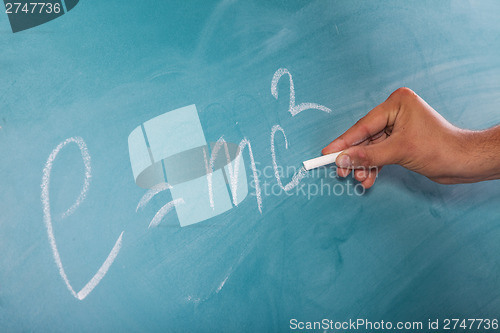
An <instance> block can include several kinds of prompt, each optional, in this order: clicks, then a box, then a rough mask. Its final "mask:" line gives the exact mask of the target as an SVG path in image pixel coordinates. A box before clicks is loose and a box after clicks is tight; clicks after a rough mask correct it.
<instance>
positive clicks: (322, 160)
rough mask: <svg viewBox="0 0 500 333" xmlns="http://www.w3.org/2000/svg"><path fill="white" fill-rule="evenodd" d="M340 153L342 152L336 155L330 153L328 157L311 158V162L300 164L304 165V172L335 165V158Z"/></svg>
mask: <svg viewBox="0 0 500 333" xmlns="http://www.w3.org/2000/svg"><path fill="white" fill-rule="evenodd" d="M341 153H342V151H339V152H337V153H331V154H328V155H323V156H320V157H316V158H313V159H311V160H307V161H304V162H302V164H303V165H304V169H306V170H311V169H316V168H319V167H321V166H325V165H328V164H332V163H335V160H336V159H337V156H339V155H340V154H341Z"/></svg>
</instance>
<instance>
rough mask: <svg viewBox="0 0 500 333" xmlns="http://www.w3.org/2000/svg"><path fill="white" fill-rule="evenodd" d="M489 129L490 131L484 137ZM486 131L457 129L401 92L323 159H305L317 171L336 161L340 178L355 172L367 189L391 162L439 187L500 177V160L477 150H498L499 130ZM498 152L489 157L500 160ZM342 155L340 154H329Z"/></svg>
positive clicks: (410, 94)
mask: <svg viewBox="0 0 500 333" xmlns="http://www.w3.org/2000/svg"><path fill="white" fill-rule="evenodd" d="M486 131H491V132H492V133H485V135H482V136H481V133H484V132H486ZM486 131H482V132H477V131H476V132H472V131H467V130H462V129H459V128H457V127H455V126H453V125H451V124H450V123H449V122H447V121H446V119H444V118H443V117H442V116H441V115H440V114H439V113H437V112H436V111H435V110H434V109H433V108H432V107H431V106H429V105H428V104H427V103H426V102H425V101H424V100H423V99H422V98H420V97H419V96H418V95H417V94H415V93H414V92H413V91H411V90H410V89H408V88H400V89H398V90H396V91H395V92H393V93H392V94H391V96H389V98H388V99H387V100H386V101H384V102H383V103H382V104H380V105H378V106H377V107H375V108H374V109H373V110H371V111H370V112H369V113H368V114H367V115H366V116H364V117H363V118H361V119H360V120H359V121H358V122H357V123H356V124H354V125H353V126H352V127H351V128H349V129H348V130H347V131H346V132H345V133H344V134H342V135H341V136H340V137H338V138H337V139H335V140H334V141H332V142H331V143H330V144H329V145H328V146H327V147H325V148H324V149H323V154H325V156H323V157H320V158H318V159H313V160H311V161H306V162H304V166H305V168H306V169H307V168H314V167H317V166H319V165H321V164H322V163H331V162H333V160H334V159H335V158H336V164H337V167H338V168H337V174H338V175H339V176H341V177H346V176H347V175H349V173H350V172H351V171H353V170H354V172H353V174H354V177H355V178H356V179H357V180H358V181H360V182H361V184H362V185H363V187H365V188H369V187H371V186H372V185H373V183H374V182H375V179H376V177H377V174H378V172H379V171H380V168H381V167H382V166H383V165H387V164H399V165H401V166H403V167H405V168H407V169H409V170H412V171H415V172H418V173H420V174H422V175H424V176H426V177H428V178H430V179H431V180H433V181H436V182H438V183H446V184H451V183H460V182H474V181H480V180H485V179H492V177H496V176H498V177H497V178H499V177H500V161H498V162H492V160H495V159H491V158H485V157H486V155H485V154H481V153H480V152H479V150H484V149H483V148H484V145H485V144H486V145H488V146H494V147H498V142H500V127H498V128H496V129H495V128H494V129H490V130H486ZM495 131H496V132H495ZM486 134H489V135H490V136H489V137H487V135H486ZM481 137H482V138H483V139H481ZM488 138H489V139H488ZM494 138H496V141H495V140H494ZM488 142H489V143H488ZM493 143H495V144H493ZM495 149H496V150H493V151H491V152H490V153H491V155H488V156H500V154H499V152H500V151H499V149H498V148H495ZM339 151H341V152H340V154H337V153H336V154H337V155H338V156H334V154H331V153H333V152H339ZM474 160H478V161H479V160H480V161H481V163H479V164H478V163H474ZM497 160H500V158H498V159H497ZM485 164H486V165H485Z"/></svg>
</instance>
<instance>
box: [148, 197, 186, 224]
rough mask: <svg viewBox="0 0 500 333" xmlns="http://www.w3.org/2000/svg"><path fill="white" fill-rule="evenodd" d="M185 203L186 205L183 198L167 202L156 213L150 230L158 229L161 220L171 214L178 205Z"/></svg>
mask: <svg viewBox="0 0 500 333" xmlns="http://www.w3.org/2000/svg"><path fill="white" fill-rule="evenodd" d="M184 203H185V202H184V199H182V198H178V199H174V200H172V201H169V202H167V203H166V204H165V205H164V206H163V207H161V208H160V209H159V210H158V212H156V214H155V216H154V217H153V219H152V220H151V222H150V223H149V226H148V228H151V227H157V226H158V225H159V224H160V222H161V220H163V218H164V217H165V215H167V214H168V212H170V211H171V210H172V209H173V208H174V207H176V206H177V205H181V204H184Z"/></svg>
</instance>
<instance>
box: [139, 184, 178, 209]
mask: <svg viewBox="0 0 500 333" xmlns="http://www.w3.org/2000/svg"><path fill="white" fill-rule="evenodd" d="M170 189H172V186H171V185H169V184H168V183H159V184H156V185H155V186H153V187H152V188H151V189H149V190H148V191H147V192H146V193H145V194H144V195H143V196H142V198H141V200H139V203H138V204H137V207H136V209H135V211H136V212H137V211H138V210H139V208H141V209H142V208H144V206H146V205H147V204H148V203H149V201H151V199H153V197H154V196H155V195H157V194H158V193H160V192H163V191H166V190H170Z"/></svg>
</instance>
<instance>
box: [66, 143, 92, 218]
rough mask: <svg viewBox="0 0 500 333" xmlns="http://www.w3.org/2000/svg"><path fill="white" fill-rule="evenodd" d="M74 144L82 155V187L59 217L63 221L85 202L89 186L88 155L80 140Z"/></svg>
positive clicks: (89, 169)
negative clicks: (83, 168)
mask: <svg viewBox="0 0 500 333" xmlns="http://www.w3.org/2000/svg"><path fill="white" fill-rule="evenodd" d="M75 143H76V144H77V145H78V148H80V153H81V154H82V159H83V165H84V166H85V179H84V182H83V187H82V190H81V192H80V195H79V196H78V198H77V199H76V201H75V202H74V203H73V205H72V206H71V207H70V208H68V210H66V211H65V212H64V213H63V214H62V215H61V219H64V218H66V217H68V216H70V215H71V214H73V213H74V212H75V210H76V209H77V208H78V206H80V204H81V203H82V202H83V201H84V200H85V197H86V196H87V192H88V190H89V186H90V178H91V168H90V155H89V152H88V150H87V145H86V144H85V142H84V141H83V140H81V139H80V140H76V141H75ZM61 148H62V147H61Z"/></svg>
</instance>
